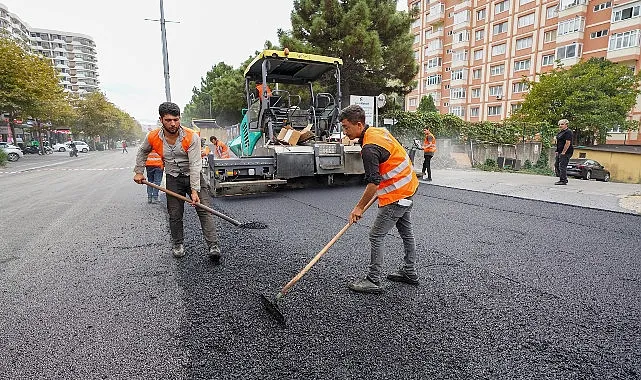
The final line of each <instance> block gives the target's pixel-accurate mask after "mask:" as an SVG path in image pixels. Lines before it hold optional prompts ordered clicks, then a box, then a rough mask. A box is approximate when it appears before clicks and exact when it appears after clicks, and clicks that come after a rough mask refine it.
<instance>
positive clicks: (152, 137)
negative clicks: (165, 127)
mask: <svg viewBox="0 0 641 380" xmlns="http://www.w3.org/2000/svg"><path fill="white" fill-rule="evenodd" d="M180 128H182V130H183V131H184V132H185V137H184V138H183V141H182V147H183V150H184V151H185V153H187V151H188V150H189V145H191V139H193V138H198V136H196V132H194V131H192V130H191V129H189V128H185V127H180ZM194 136H195V137H194ZM147 141H149V145H151V148H152V149H153V150H155V151H156V153H158V155H159V156H160V157H162V159H163V160H164V159H165V155H164V154H163V145H164V143H163V142H162V139H161V138H160V128H156V129H154V130H153V131H151V132H149V134H147Z"/></svg>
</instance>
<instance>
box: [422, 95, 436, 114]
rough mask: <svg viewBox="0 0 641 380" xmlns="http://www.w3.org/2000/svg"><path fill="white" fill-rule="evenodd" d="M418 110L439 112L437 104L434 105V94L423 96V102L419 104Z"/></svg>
mask: <svg viewBox="0 0 641 380" xmlns="http://www.w3.org/2000/svg"><path fill="white" fill-rule="evenodd" d="M417 111H418V112H438V109H436V106H435V105H434V98H432V94H429V95H428V96H423V97H422V98H421V102H420V103H419V104H418V109H417Z"/></svg>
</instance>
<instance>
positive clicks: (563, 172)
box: [554, 153, 570, 182]
mask: <svg viewBox="0 0 641 380" xmlns="http://www.w3.org/2000/svg"><path fill="white" fill-rule="evenodd" d="M568 162H570V156H569V155H567V154H560V153H559V154H558V155H557V156H556V158H555V159H554V172H555V173H556V174H557V175H558V176H559V181H561V182H567V181H568V173H567V171H568Z"/></svg>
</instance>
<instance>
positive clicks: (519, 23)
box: [405, 0, 641, 144]
mask: <svg viewBox="0 0 641 380" xmlns="http://www.w3.org/2000/svg"><path fill="white" fill-rule="evenodd" d="M408 7H409V9H417V10H418V11H419V17H418V18H417V19H416V20H415V21H414V23H413V24H412V33H413V34H414V45H413V47H414V57H415V59H416V61H417V63H418V66H419V73H418V74H417V77H416V79H417V86H416V88H415V89H414V91H412V92H411V93H410V94H408V95H407V97H406V102H405V104H406V110H409V111H413V110H416V108H417V107H418V105H419V103H420V100H421V98H422V97H423V96H428V95H432V98H433V99H434V104H435V105H436V107H437V108H438V109H439V110H440V112H441V113H451V114H454V115H457V116H459V117H461V118H462V119H464V120H466V121H471V122H475V121H500V120H503V119H505V118H507V117H509V116H510V114H511V113H512V112H514V111H515V110H516V109H518V108H519V107H520V104H521V103H522V102H523V99H524V96H525V94H527V91H528V88H527V86H526V85H525V83H523V78H527V79H528V80H534V79H535V78H536V74H537V73H544V72H547V71H550V70H551V69H553V68H554V65H555V64H556V60H560V62H561V63H562V64H563V65H564V66H566V67H567V66H571V65H573V64H576V63H577V62H579V61H580V60H582V59H583V60H587V59H589V58H592V57H604V58H607V59H609V60H611V61H613V62H618V63H621V64H624V65H626V66H628V67H630V68H631V69H632V70H634V72H638V71H639V69H641V63H640V58H641V50H640V49H641V47H640V46H641V43H640V41H641V0H632V1H631V0H590V1H588V0H560V1H559V0H408ZM632 117H633V118H635V119H637V120H639V119H641V102H637V106H636V107H635V109H634V110H633V112H632ZM608 140H609V142H610V140H612V142H615V143H621V141H624V142H626V143H628V144H641V136H640V135H639V133H638V132H629V133H625V132H624V131H611V136H610V137H609V138H608Z"/></svg>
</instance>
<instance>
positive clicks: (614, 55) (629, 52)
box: [606, 46, 641, 62]
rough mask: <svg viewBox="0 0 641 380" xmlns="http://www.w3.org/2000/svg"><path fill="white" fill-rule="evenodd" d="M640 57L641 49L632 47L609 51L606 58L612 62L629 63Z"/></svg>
mask: <svg viewBox="0 0 641 380" xmlns="http://www.w3.org/2000/svg"><path fill="white" fill-rule="evenodd" d="M639 56H641V47H639V46H630V47H627V48H623V49H617V50H610V49H608V53H607V55H606V58H607V59H608V60H610V61H612V62H624V61H629V60H631V59H633V60H636V59H639Z"/></svg>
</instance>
